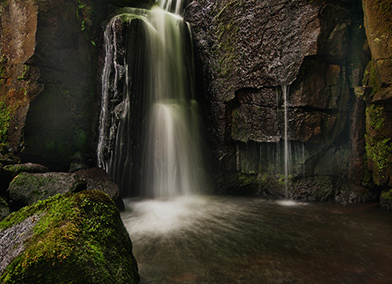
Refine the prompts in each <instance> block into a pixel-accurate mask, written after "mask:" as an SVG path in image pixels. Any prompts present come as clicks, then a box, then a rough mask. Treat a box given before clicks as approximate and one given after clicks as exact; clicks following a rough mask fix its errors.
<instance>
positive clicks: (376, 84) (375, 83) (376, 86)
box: [362, 60, 381, 97]
mask: <svg viewBox="0 0 392 284" xmlns="http://www.w3.org/2000/svg"><path fill="white" fill-rule="evenodd" d="M362 85H363V86H365V87H372V88H373V91H372V93H371V94H370V97H373V96H374V94H375V93H377V92H378V91H379V90H380V87H381V83H380V80H379V78H378V75H377V72H376V69H375V64H374V62H373V60H371V61H369V63H368V65H367V66H366V69H365V71H364V74H363V80H362Z"/></svg>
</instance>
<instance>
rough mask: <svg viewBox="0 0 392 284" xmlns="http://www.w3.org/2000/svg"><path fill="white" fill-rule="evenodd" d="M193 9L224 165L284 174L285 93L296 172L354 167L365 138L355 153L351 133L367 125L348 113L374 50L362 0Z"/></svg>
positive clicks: (212, 134)
mask: <svg viewBox="0 0 392 284" xmlns="http://www.w3.org/2000/svg"><path fill="white" fill-rule="evenodd" d="M185 15H186V19H187V20H188V21H189V22H190V23H191V25H192V29H193V34H194V41H195V47H196V52H195V53H196V59H197V66H198V70H199V74H200V80H202V82H203V87H202V88H200V94H201V100H202V101H204V103H205V107H206V113H205V117H206V122H207V125H208V132H209V137H208V138H207V139H208V140H209V145H211V148H212V151H213V153H214V155H215V163H216V165H217V166H216V167H215V168H216V169H218V172H219V171H220V175H221V174H223V175H225V174H227V175H233V174H234V173H235V172H239V173H241V174H247V175H255V177H256V176H260V175H264V174H266V173H267V174H269V175H272V176H276V175H278V176H279V174H282V169H283V166H282V164H281V163H282V162H283V158H282V157H283V155H284V153H283V142H282V141H283V139H284V121H285V114H284V102H285V96H286V100H287V125H288V133H287V137H288V140H289V145H290V146H289V150H290V151H291V154H290V155H291V172H290V173H291V174H293V175H300V176H317V175H319V174H320V171H321V172H322V175H323V176H327V177H328V176H336V175H338V177H339V178H341V179H347V178H348V174H349V172H350V173H354V172H355V171H354V170H352V167H353V166H354V164H355V165H356V166H358V164H359V163H360V159H359V158H358V156H359V155H360V153H362V154H363V147H364V144H363V140H359V139H356V140H355V141H358V144H355V147H353V148H355V158H354V157H351V156H352V155H354V152H352V151H351V146H349V145H350V143H351V142H352V141H354V138H355V135H351V133H352V129H354V128H355V129H357V130H358V129H359V130H360V131H362V132H361V133H362V135H363V134H364V133H363V131H364V128H363V127H360V125H357V126H355V125H354V123H351V122H350V119H349V115H348V114H349V112H350V111H351V108H352V105H353V104H352V102H354V101H356V98H355V97H354V96H353V94H352V91H351V87H352V86H354V85H358V84H359V82H360V80H361V75H360V74H362V72H363V69H364V67H365V66H364V64H366V59H363V58H364V57H366V56H367V53H366V49H365V50H363V48H362V47H363V45H364V42H365V35H364V29H363V14H362V12H361V3H360V1H351V2H350V1H285V0H275V1H241V0H238V1H225V0H221V1H209V0H202V1H190V4H189V5H188V7H187V9H186V13H185ZM284 86H287V88H286V87H284ZM284 90H288V91H287V92H286V93H285V91H284ZM362 111H363V106H362ZM359 120H360V121H363V120H364V117H363V113H362V118H360V119H359ZM358 135H359V136H360V135H361V134H358ZM350 139H353V140H352V141H351V140H350ZM245 144H246V146H245ZM249 165H252V166H249ZM323 165H326V166H323ZM336 167H338V168H337V169H336ZM360 167H362V165H361V166H360ZM321 169H322V170H321ZM355 174H356V175H357V176H361V175H363V173H362V174H361V171H359V172H356V173H355ZM357 178H359V179H360V177H357ZM216 180H219V178H217V179H216ZM222 180H224V179H222ZM226 180H230V179H226ZM256 180H258V178H256ZM257 182H258V183H259V184H261V182H260V181H257ZM219 183H220V182H218V187H222V188H224V187H230V186H232V185H231V184H230V183H231V182H227V183H226V184H225V183H224V182H221V183H220V184H219ZM304 184H311V183H304Z"/></svg>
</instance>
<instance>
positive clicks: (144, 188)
mask: <svg viewBox="0 0 392 284" xmlns="http://www.w3.org/2000/svg"><path fill="white" fill-rule="evenodd" d="M159 2H160V5H161V7H162V8H160V7H158V6H154V7H153V8H152V9H151V10H145V9H136V8H126V9H123V10H122V13H120V14H119V15H117V16H115V17H114V18H113V19H112V20H111V21H110V23H109V24H108V25H107V28H106V31H105V45H106V58H105V66H104V72H103V75H102V85H103V88H102V100H101V101H102V111H101V118H100V133H99V142H98V151H97V152H98V161H99V165H100V166H101V167H103V168H104V169H105V170H107V171H108V173H109V174H110V175H111V176H112V178H113V179H114V180H115V181H116V183H117V184H119V186H120V189H121V192H122V195H123V196H130V195H133V196H135V195H137V196H147V197H151V198H173V197H175V196H182V195H191V194H195V193H199V192H201V191H202V190H203V188H204V178H203V166H202V162H201V160H202V158H201V157H202V154H201V151H200V142H199V135H200V134H199V133H200V131H199V123H198V106H197V102H196V101H195V99H194V79H193V77H194V73H193V50H192V38H191V33H190V29H189V24H188V23H187V22H185V21H184V19H183V18H182V17H181V16H180V15H179V14H180V11H181V10H182V6H183V3H182V1H172V0H166V1H159ZM119 26H120V27H121V26H122V27H126V29H125V31H123V29H124V28H123V29H121V28H119ZM124 38H125V39H124ZM113 105H115V106H113ZM108 121H109V123H108Z"/></svg>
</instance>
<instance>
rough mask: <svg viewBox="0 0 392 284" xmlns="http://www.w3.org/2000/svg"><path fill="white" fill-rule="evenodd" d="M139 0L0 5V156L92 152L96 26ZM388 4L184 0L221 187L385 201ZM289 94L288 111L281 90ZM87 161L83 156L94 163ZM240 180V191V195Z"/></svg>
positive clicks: (47, 161) (58, 158)
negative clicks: (287, 154) (121, 8)
mask: <svg viewBox="0 0 392 284" xmlns="http://www.w3.org/2000/svg"><path fill="white" fill-rule="evenodd" d="M153 2H154V1H152V0H151V1H150V0H146V1H137V0H110V1H106V0H95V1H93V0H83V1H82V0H58V1H55V0H24V1H22V0H7V1H2V2H1V3H0V13H1V14H0V17H1V18H0V25H1V26H0V28H1V33H0V48H1V55H0V56H1V57H0V148H1V149H0V150H1V151H0V152H1V153H2V159H1V160H2V161H5V162H6V163H8V162H9V163H17V162H18V161H15V159H13V158H9V157H5V155H6V154H9V153H16V154H21V153H22V154H23V158H24V159H25V160H29V161H35V162H40V163H43V164H44V165H46V166H49V167H50V168H51V169H54V170H67V169H68V167H69V165H70V164H71V163H72V161H71V160H70V157H71V156H72V155H73V154H74V153H76V152H82V153H84V154H87V156H89V157H90V159H91V158H92V159H94V158H93V157H94V155H95V154H94V151H95V143H96V139H97V138H96V131H97V130H96V129H97V121H98V115H99V110H98V108H99V97H100V94H99V92H100V90H99V89H100V87H99V84H100V80H99V79H100V78H99V77H100V75H99V74H100V71H99V70H100V68H102V59H99V58H101V57H102V55H101V54H100V52H101V50H102V33H103V25H102V23H103V22H104V21H105V20H106V21H107V20H108V15H109V14H110V13H111V11H113V9H114V8H116V7H119V6H143V7H148V6H150V5H151V4H152V3H153ZM391 7H392V3H391V1H390V0H364V1H359V0H357V1H348V0H347V1H345V0H327V1H321V0H314V1H308V0H295V1H294V0H271V1H256V0H246V1H245V0H234V1H233V0H218V1H212V0H198V1H191V0H189V1H188V5H187V8H186V11H185V17H186V19H187V21H189V22H190V23H191V25H192V29H193V35H194V44H195V56H196V61H197V70H198V77H199V78H198V80H199V82H200V84H199V87H200V88H199V95H200V97H199V99H200V101H201V103H202V106H203V110H204V118H205V122H206V126H207V127H206V128H207V129H206V137H207V138H206V144H207V145H208V147H207V148H208V149H207V150H208V151H210V152H211V153H212V155H209V157H210V164H211V167H212V168H213V169H214V170H213V171H212V172H213V180H214V181H216V183H215V186H216V189H217V190H218V191H226V192H227V191H229V192H242V193H243V192H251V193H259V194H267V195H268V194H273V195H283V194H284V190H285V183H286V180H285V178H284V177H283V175H284V172H285V170H284V156H285V155H284V152H285V151H284V150H285V143H284V136H285V127H284V125H285V120H287V125H288V127H287V128H288V131H287V138H288V139H287V140H288V142H289V143H288V146H287V148H288V149H287V150H288V151H289V153H290V154H289V157H290V159H289V160H290V161H289V163H288V164H289V169H288V172H289V183H290V187H289V188H290V190H289V191H290V192H289V195H290V196H291V197H293V198H302V199H318V200H333V199H335V200H338V201H342V202H351V201H365V200H372V199H373V198H374V194H379V193H380V191H382V194H381V197H382V199H383V200H384V202H388V200H391V199H392V196H391V193H390V191H389V190H390V188H391V187H392V185H391V178H390V177H391V175H392V162H391V161H392V158H391V157H392V144H391V143H392V142H391V141H392V140H391V137H392V132H391V130H390V127H389V125H391V123H390V121H389V120H390V119H392V116H391V111H392V108H391V106H390V104H391V97H392V92H391V82H392V81H391V74H392V70H391V68H392V67H391V66H392V63H391V61H392V59H391V54H392V51H391V46H392V45H391V38H392V36H391V30H392V29H391V23H392V19H391V15H392V13H391V9H392V8H391ZM285 94H286V98H287V104H286V107H287V118H285V115H284V113H285V111H284V107H285V103H284V101H285V100H284V98H285ZM92 164H94V162H93V161H92ZM238 188H240V190H238Z"/></svg>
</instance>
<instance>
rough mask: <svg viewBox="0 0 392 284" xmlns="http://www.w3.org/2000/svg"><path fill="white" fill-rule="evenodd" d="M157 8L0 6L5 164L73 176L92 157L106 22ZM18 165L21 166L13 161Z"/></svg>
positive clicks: (15, 1)
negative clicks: (122, 12) (34, 165)
mask: <svg viewBox="0 0 392 284" xmlns="http://www.w3.org/2000/svg"><path fill="white" fill-rule="evenodd" d="M151 4H152V0H143V1H136V0H26V1H24V0H23V1H22V0H7V1H2V2H1V3H0V13H1V18H0V25H1V26H0V31H1V33H0V48H1V50H0V134H1V135H0V160H1V161H3V162H4V161H6V160H7V158H6V157H5V156H7V155H8V154H10V153H14V154H17V155H20V154H21V155H22V156H23V159H24V160H28V161H36V162H40V163H43V164H45V165H47V166H49V167H50V168H52V169H54V170H68V167H69V165H70V163H71V162H72V159H71V157H72V156H73V155H74V154H75V153H76V152H82V153H84V154H87V156H90V158H91V157H95V144H96V134H95V133H96V128H97V121H98V115H99V97H100V94H99V92H100V87H99V85H100V66H101V65H102V62H100V60H101V59H100V58H101V57H102V56H101V54H100V52H101V50H102V45H101V43H102V38H103V26H104V20H105V19H106V18H107V17H108V16H109V14H110V13H112V12H113V11H114V10H115V9H117V8H118V7H122V6H131V5H143V6H150V5H151ZM10 162H13V163H15V162H17V161H10Z"/></svg>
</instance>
